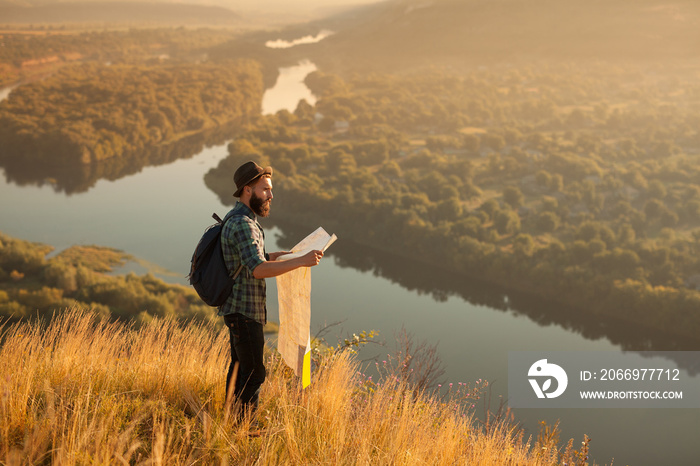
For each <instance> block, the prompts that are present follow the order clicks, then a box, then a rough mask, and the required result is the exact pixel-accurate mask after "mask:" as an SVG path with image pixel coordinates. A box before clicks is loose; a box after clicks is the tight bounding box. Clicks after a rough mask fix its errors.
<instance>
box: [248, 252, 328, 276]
mask: <svg viewBox="0 0 700 466" xmlns="http://www.w3.org/2000/svg"><path fill="white" fill-rule="evenodd" d="M280 255H281V254H278V255H277V256H275V259H276V258H277V257H279V256H280ZM272 257H273V256H272V255H270V260H269V261H265V262H263V263H261V264H259V265H258V266H257V267H255V269H253V277H255V278H272V277H276V276H278V275H282V274H283V273H287V272H289V271H291V270H294V269H298V268H299V267H313V266H314V265H318V263H319V262H320V261H321V258H322V257H323V251H309V252H307V253H306V254H304V255H303V256H299V257H295V258H293V259H289V260H285V261H274V260H272Z"/></svg>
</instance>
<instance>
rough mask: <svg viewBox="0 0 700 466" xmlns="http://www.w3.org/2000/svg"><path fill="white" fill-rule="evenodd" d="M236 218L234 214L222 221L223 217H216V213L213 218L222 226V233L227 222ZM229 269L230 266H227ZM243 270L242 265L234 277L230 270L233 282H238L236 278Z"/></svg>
mask: <svg viewBox="0 0 700 466" xmlns="http://www.w3.org/2000/svg"><path fill="white" fill-rule="evenodd" d="M235 216H236V215H234V214H232V215H227V216H226V217H224V219H223V220H221V217H219V216H218V215H216V212H214V213H213V214H212V217H213V218H214V220H216V221H217V222H218V223H220V224H221V232H222V233H223V229H224V225H226V222H228V221H229V220H231V219H232V218H233V217H235ZM227 268H228V266H227ZM241 270H243V264H242V263H241V265H239V266H238V268H237V269H236V271H235V272H234V273H233V275H231V271H230V270H229V276H231V280H233V281H234V282H235V281H236V278H238V275H239V274H240V273H241Z"/></svg>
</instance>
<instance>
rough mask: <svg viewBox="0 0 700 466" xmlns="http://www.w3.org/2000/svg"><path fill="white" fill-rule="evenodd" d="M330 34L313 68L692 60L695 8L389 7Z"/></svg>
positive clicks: (438, 1) (617, 3) (615, 2)
mask: <svg viewBox="0 0 700 466" xmlns="http://www.w3.org/2000/svg"><path fill="white" fill-rule="evenodd" d="M336 31H337V33H336V34H335V35H333V36H331V37H329V38H328V39H326V40H324V41H323V42H322V43H321V44H319V46H318V47H317V49H319V50H320V52H321V53H320V55H321V57H319V58H318V59H317V60H318V61H319V63H321V62H323V61H326V62H327V64H331V63H335V64H337V65H339V66H342V65H343V64H344V63H348V62H353V63H354V64H355V66H357V65H360V64H362V63H366V64H373V65H378V64H383V65H385V66H396V65H399V64H403V65H405V64H410V63H420V62H424V61H425V62H435V61H440V60H442V61H443V62H444V61H447V62H448V63H449V61H450V60H454V59H455V58H458V59H460V60H464V61H468V62H471V63H484V62H491V61H504V60H505V61H518V60H530V59H532V58H554V59H591V58H593V59H596V58H602V59H614V60H620V59H622V60H627V59H629V60H638V59H642V60H646V59H653V60H657V59H664V58H689V57H697V56H698V55H700V2H698V1H691V0H676V1H674V0H670V1H660V0H394V1H388V2H386V3H384V4H379V5H374V6H372V7H367V8H365V9H364V10H363V11H362V13H360V14H357V15H355V16H353V17H349V18H348V21H347V23H346V27H344V28H343V27H342V25H336ZM324 52H329V53H324ZM455 63H457V62H455Z"/></svg>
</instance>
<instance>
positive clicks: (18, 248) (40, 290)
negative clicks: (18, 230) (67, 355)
mask: <svg viewBox="0 0 700 466" xmlns="http://www.w3.org/2000/svg"><path fill="white" fill-rule="evenodd" d="M52 250H53V248H52V247H51V246H47V245H45V244H38V243H30V242H28V241H24V240H21V239H17V238H12V237H10V236H7V235H4V234H3V233H0V318H12V319H20V318H26V317H36V316H41V317H51V315H52V314H53V313H54V312H56V310H59V309H61V310H62V309H67V308H72V307H73V308H80V309H91V310H93V311H94V312H95V313H97V314H98V315H99V316H101V317H102V318H112V319H124V320H128V319H133V320H135V321H136V322H137V323H145V322H148V321H149V320H150V319H152V318H153V317H161V318H164V317H171V318H175V319H182V320H187V319H195V320H207V321H210V322H212V323H214V324H217V323H218V321H219V320H220V319H217V318H216V310H215V309H214V308H211V307H209V306H207V305H206V304H204V303H203V302H202V301H201V300H200V299H199V296H197V294H196V293H195V292H194V290H192V289H191V288H188V287H184V286H181V285H169V284H166V283H164V282H163V281H162V280H159V279H157V278H155V277H153V276H152V275H145V276H140V277H138V276H136V275H134V274H128V275H122V276H110V275H109V274H108V272H110V271H112V269H113V268H114V267H116V266H119V265H123V264H124V263H125V262H126V261H128V260H130V259H131V258H130V256H129V255H127V254H125V253H123V252H121V251H117V250H114V249H110V248H104V247H99V246H73V247H71V248H69V249H66V250H65V251H62V252H60V253H59V254H56V255H54V256H53V257H51V258H50V259H47V258H46V255H47V254H49V253H50V252H51V251H52Z"/></svg>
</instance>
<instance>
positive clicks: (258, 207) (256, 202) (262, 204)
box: [250, 192, 271, 217]
mask: <svg viewBox="0 0 700 466" xmlns="http://www.w3.org/2000/svg"><path fill="white" fill-rule="evenodd" d="M270 204H271V203H270V202H266V201H264V200H263V198H262V197H258V196H257V195H256V194H255V192H253V193H252V194H251V196H250V208H251V209H252V211H253V212H255V214H256V215H259V216H260V217H267V216H268V215H270Z"/></svg>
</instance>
